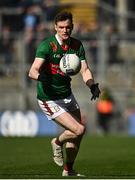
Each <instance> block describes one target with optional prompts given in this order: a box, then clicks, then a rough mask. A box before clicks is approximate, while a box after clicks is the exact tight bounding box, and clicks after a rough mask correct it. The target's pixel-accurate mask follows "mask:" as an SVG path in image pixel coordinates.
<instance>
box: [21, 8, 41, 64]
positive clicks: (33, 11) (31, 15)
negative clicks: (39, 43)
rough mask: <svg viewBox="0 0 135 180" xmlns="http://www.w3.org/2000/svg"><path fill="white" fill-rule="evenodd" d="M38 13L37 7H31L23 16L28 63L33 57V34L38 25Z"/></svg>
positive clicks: (34, 40)
mask: <svg viewBox="0 0 135 180" xmlns="http://www.w3.org/2000/svg"><path fill="white" fill-rule="evenodd" d="M40 11H41V9H40V7H39V6H38V5H32V6H30V7H28V8H27V11H26V15H25V16H24V33H25V43H26V53H27V62H28V63H31V59H34V57H35V48H36V47H35V46H36V44H35V43H36V39H35V33H36V27H37V25H38V23H39V13H40Z"/></svg>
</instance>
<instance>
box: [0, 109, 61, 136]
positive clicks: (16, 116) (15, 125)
mask: <svg viewBox="0 0 135 180" xmlns="http://www.w3.org/2000/svg"><path fill="white" fill-rule="evenodd" d="M56 134H58V126H57V124H55V123H54V122H53V121H52V120H48V118H47V117H46V116H45V114H43V113H42V112H34V111H27V112H22V111H5V112H1V113H0V135H2V136H17V137H21V136H30V137H34V136H45V135H48V136H52V135H56Z"/></svg>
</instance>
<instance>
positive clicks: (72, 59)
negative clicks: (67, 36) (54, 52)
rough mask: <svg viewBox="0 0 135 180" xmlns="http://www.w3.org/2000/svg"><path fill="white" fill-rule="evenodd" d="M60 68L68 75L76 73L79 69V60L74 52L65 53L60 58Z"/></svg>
mask: <svg viewBox="0 0 135 180" xmlns="http://www.w3.org/2000/svg"><path fill="white" fill-rule="evenodd" d="M59 66H60V70H61V71H62V72H63V73H65V74H66V75H68V76H74V75H76V74H77V73H78V72H79V71H80V69H81V61H80V59H79V57H78V56H77V55H76V54H65V55H64V56H63V57H62V58H61V60H60V64H59Z"/></svg>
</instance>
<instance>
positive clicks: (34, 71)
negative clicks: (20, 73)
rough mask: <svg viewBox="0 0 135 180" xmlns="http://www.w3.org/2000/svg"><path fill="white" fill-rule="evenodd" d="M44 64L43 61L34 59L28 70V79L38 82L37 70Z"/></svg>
mask: <svg viewBox="0 0 135 180" xmlns="http://www.w3.org/2000/svg"><path fill="white" fill-rule="evenodd" d="M43 63H44V59H42V58H35V60H34V62H33V64H32V66H31V68H30V70H29V77H30V78H31V79H34V80H38V77H39V70H40V67H41V66H42V64H43Z"/></svg>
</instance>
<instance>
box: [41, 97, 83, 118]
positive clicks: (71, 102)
mask: <svg viewBox="0 0 135 180" xmlns="http://www.w3.org/2000/svg"><path fill="white" fill-rule="evenodd" d="M38 104H39V106H40V108H41V109H42V111H43V112H44V113H45V115H46V116H47V117H48V119H54V118H56V117H58V116H59V115H60V114H62V113H64V112H67V111H75V110H77V109H79V108H80V107H79V105H78V103H77V101H76V99H75V97H74V96H73V94H71V95H70V96H69V97H67V98H65V99H60V100H54V101H52V100H51V101H41V100H38Z"/></svg>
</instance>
